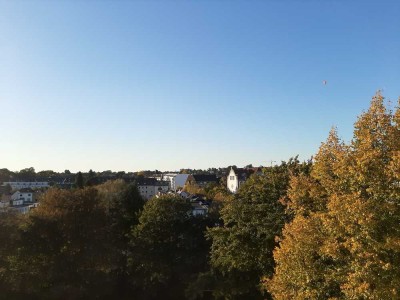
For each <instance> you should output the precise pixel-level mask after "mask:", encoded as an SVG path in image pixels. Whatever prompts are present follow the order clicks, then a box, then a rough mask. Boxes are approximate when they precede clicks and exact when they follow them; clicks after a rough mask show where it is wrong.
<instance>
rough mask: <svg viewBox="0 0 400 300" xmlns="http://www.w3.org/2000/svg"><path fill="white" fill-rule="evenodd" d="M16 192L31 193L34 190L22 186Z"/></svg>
mask: <svg viewBox="0 0 400 300" xmlns="http://www.w3.org/2000/svg"><path fill="white" fill-rule="evenodd" d="M17 192H20V193H33V192H34V190H32V189H31V188H23V189H19V190H18V191H17Z"/></svg>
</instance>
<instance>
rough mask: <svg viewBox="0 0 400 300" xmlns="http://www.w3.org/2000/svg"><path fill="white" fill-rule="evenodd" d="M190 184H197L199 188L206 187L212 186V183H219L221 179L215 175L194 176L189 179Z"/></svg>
mask: <svg viewBox="0 0 400 300" xmlns="http://www.w3.org/2000/svg"><path fill="white" fill-rule="evenodd" d="M188 181H189V183H190V184H195V185H197V186H198V187H201V188H203V187H205V186H206V185H208V184H212V183H218V182H219V179H218V178H217V176H216V175H215V174H212V175H210V174H199V175H192V176H191V177H190V178H189V179H188Z"/></svg>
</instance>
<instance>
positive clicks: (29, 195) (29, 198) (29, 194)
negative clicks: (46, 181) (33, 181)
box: [11, 188, 35, 202]
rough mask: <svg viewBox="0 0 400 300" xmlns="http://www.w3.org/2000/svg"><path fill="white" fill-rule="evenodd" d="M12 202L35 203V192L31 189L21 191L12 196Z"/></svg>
mask: <svg viewBox="0 0 400 300" xmlns="http://www.w3.org/2000/svg"><path fill="white" fill-rule="evenodd" d="M11 200H12V201H16V200H22V201H23V202H34V201H35V199H34V191H33V190H32V189H30V188H24V189H19V190H18V191H16V192H15V193H13V194H12V195H11Z"/></svg>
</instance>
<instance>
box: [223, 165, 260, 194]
mask: <svg viewBox="0 0 400 300" xmlns="http://www.w3.org/2000/svg"><path fill="white" fill-rule="evenodd" d="M254 173H256V174H262V169H261V168H232V167H231V169H230V171H229V174H228V177H227V179H226V187H227V188H228V190H229V191H231V193H234V194H235V193H237V191H238V190H239V188H240V186H241V185H242V184H243V183H244V182H245V181H246V180H247V179H248V178H249V177H250V176H251V175H252V174H254Z"/></svg>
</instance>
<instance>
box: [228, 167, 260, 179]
mask: <svg viewBox="0 0 400 300" xmlns="http://www.w3.org/2000/svg"><path fill="white" fill-rule="evenodd" d="M255 169H258V168H248V169H245V168H232V170H233V171H234V172H235V174H236V176H237V177H238V178H239V180H246V179H247V178H249V177H250V175H251V174H253V173H255V172H256V170H255Z"/></svg>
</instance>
